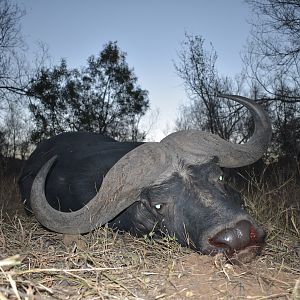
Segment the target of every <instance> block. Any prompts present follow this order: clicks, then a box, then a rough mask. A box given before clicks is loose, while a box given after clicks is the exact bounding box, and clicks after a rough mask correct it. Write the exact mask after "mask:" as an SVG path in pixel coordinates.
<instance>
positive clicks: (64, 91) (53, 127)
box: [28, 42, 149, 141]
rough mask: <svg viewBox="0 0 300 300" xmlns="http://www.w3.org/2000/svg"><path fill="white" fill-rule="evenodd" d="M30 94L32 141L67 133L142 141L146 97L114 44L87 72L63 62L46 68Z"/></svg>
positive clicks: (34, 80)
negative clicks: (97, 133) (142, 121)
mask: <svg viewBox="0 0 300 300" xmlns="http://www.w3.org/2000/svg"><path fill="white" fill-rule="evenodd" d="M28 95H30V96H32V97H33V100H32V102H31V105H30V110H31V112H32V113H33V116H34V120H35V122H36V130H35V132H34V134H33V136H32V138H33V140H34V141H39V140H40V139H42V138H46V137H51V136H53V135H55V134H58V133H60V132H63V131H78V130H85V131H93V132H99V133H103V134H109V135H110V136H112V137H115V138H117V139H119V140H137V139H142V138H143V136H142V133H141V132H139V130H138V124H139V120H140V118H141V117H142V116H143V115H144V114H145V112H146V110H147V109H148V107H149V99H148V92H147V91H146V90H143V89H141V88H140V86H139V85H138V84H137V77H136V76H135V75H134V72H133V70H132V69H130V68H129V67H128V64H127V62H126V53H124V52H122V51H121V50H120V49H119V47H118V45H117V43H116V42H109V43H107V44H106V45H105V46H104V49H103V50H102V51H101V53H100V54H99V56H98V57H95V56H91V57H89V58H88V62H87V67H84V68H82V69H81V70H78V69H68V67H67V63H66V61H65V60H62V61H61V64H60V65H59V66H55V67H53V68H52V69H49V68H48V69H46V68H42V69H41V71H40V72H39V73H38V75H37V76H36V77H35V78H33V79H32V81H31V84H30V88H29V90H28Z"/></svg>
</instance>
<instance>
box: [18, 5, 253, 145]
mask: <svg viewBox="0 0 300 300" xmlns="http://www.w3.org/2000/svg"><path fill="white" fill-rule="evenodd" d="M17 3H19V4H21V5H22V6H23V7H24V8H25V9H26V12H27V14H26V16H25V17H24V18H23V22H22V31H23V34H24V36H25V40H26V42H27V44H28V45H29V47H30V49H33V48H34V46H31V45H34V44H35V43H36V42H37V41H43V42H44V43H46V44H47V45H48V49H49V54H50V55H51V56H52V58H53V62H54V64H56V63H58V62H59V60H60V58H66V59H67V62H68V64H69V66H72V67H80V66H83V65H85V64H86V59H87V58H88V57H89V56H90V55H92V54H98V53H99V52H100V51H101V50H102V48H103V45H104V44H105V43H107V42H108V41H110V40H111V41H115V40H117V41H118V45H119V46H120V48H121V50H122V51H124V52H127V62H128V64H129V66H130V67H133V68H134V70H135V74H136V75H137V77H138V79H139V83H140V85H141V87H142V88H144V89H147V90H148V91H149V97H150V103H151V108H152V109H154V110H155V109H157V108H158V109H159V111H160V114H159V117H158V120H157V124H156V126H154V127H153V128H152V130H151V132H150V134H149V137H150V138H153V137H155V139H156V140H159V139H160V138H162V137H163V136H164V132H165V131H166V129H167V127H172V126H173V124H174V120H175V118H176V115H177V114H178V107H179V105H180V104H183V103H185V102H186V101H187V97H186V95H185V92H184V88H183V85H182V82H181V80H180V78H178V76H177V74H176V73H175V70H174V66H173V60H176V59H177V51H178V50H179V49H180V43H181V42H182V41H183V40H184V33H185V32H188V33H190V34H194V35H202V36H203V37H204V38H205V40H206V42H207V46H209V43H210V42H211V43H212V44H213V46H214V48H215V50H216V51H217V53H218V63H217V68H218V70H219V72H220V73H221V74H222V75H228V76H234V75H235V74H237V73H239V72H240V71H241V68H242V62H241V58H240V53H241V51H242V49H243V46H244V45H245V43H246V40H247V37H248V36H249V30H250V25H249V24H248V22H247V20H249V18H250V10H249V7H248V6H247V5H246V4H245V2H244V1H243V0H206V1H204V0H148V1H146V0H17ZM145 123H146V125H145V126H146V127H147V126H148V125H147V121H146V120H145ZM146 129H147V128H146Z"/></svg>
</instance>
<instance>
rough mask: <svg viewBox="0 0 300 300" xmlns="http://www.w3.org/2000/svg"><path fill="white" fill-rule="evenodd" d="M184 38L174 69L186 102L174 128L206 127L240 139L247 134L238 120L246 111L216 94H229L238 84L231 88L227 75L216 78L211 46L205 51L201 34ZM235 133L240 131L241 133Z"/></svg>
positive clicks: (215, 56) (213, 51)
mask: <svg viewBox="0 0 300 300" xmlns="http://www.w3.org/2000/svg"><path fill="white" fill-rule="evenodd" d="M185 37H186V39H185V41H184V42H183V43H182V48H181V51H180V52H179V55H178V62H177V63H175V69H176V71H177V74H178V75H179V76H180V77H181V78H182V80H183V82H184V85H185V88H186V91H187V95H188V98H189V100H190V102H189V103H187V104H185V105H183V106H182V107H181V110H180V115H179V117H178V118H177V120H176V125H177V129H190V128H194V129H200V130H206V131H210V132H212V133H215V134H218V135H219V136H221V137H223V138H224V139H227V140H229V139H232V140H235V141H243V140H244V139H245V138H246V137H247V136H248V135H249V134H248V132H247V131H243V128H242V127H243V126H242V125H243V124H242V123H241V122H240V120H241V119H243V118H244V116H245V114H246V113H247V112H246V110H245V109H243V108H241V106H239V105H236V104H235V103H233V102H231V101H229V100H228V101H226V100H224V99H222V100H220V99H219V98H218V97H217V96H216V94H217V93H218V92H219V91H223V92H227V93H232V91H233V90H234V89H235V88H236V89H237V90H238V89H239V88H240V87H239V86H238V85H237V86H236V87H234V86H235V84H234V83H233V82H232V81H231V80H230V79H229V78H220V77H219V75H218V72H217V69H216V60H217V54H216V51H215V50H214V48H213V47H212V46H211V47H210V50H208V51H207V50H206V49H205V48H204V39H203V38H202V37H201V36H191V35H188V34H186V36H185ZM235 132H239V133H241V132H244V135H243V136H241V135H236V134H235Z"/></svg>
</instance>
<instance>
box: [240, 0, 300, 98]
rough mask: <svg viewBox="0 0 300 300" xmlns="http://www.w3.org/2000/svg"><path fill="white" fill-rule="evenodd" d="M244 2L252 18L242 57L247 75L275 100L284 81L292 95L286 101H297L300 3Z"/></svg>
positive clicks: (292, 1) (273, 1)
mask: <svg viewBox="0 0 300 300" xmlns="http://www.w3.org/2000/svg"><path fill="white" fill-rule="evenodd" d="M246 2H247V3H248V4H249V5H250V7H251V8H252V11H253V13H254V15H255V18H254V20H253V21H252V32H251V38H250V39H249V40H248V46H247V51H246V53H245V55H244V62H245V65H246V69H247V72H248V75H249V76H250V77H251V78H253V79H255V80H256V81H257V82H258V83H259V84H260V85H261V86H262V87H263V88H264V89H265V91H267V93H268V94H270V95H271V96H273V98H278V99H280V98H281V97H280V96H281V95H276V93H275V92H277V91H280V86H281V82H282V81H284V82H285V85H286V86H287V87H288V88H289V90H290V91H291V92H292V93H291V94H290V95H288V96H287V95H285V97H284V99H285V101H300V94H299V91H300V71H299V70H300V1H299V0H289V1H286V0H284V1H283V0H246ZM281 101H282V100H281Z"/></svg>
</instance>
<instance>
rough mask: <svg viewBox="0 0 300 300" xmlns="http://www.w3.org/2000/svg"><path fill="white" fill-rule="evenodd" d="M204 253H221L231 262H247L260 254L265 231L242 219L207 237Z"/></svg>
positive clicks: (263, 243)
mask: <svg viewBox="0 0 300 300" xmlns="http://www.w3.org/2000/svg"><path fill="white" fill-rule="evenodd" d="M208 243H209V248H208V249H207V250H206V251H205V252H206V254H209V255H216V254H218V253H223V254H224V256H225V257H226V259H227V261H228V262H230V263H233V264H238V263H247V262H249V261H251V260H252V259H253V258H254V257H255V256H257V255H260V254H261V252H262V250H263V247H264V245H265V232H264V231H263V230H262V229H260V228H257V227H255V226H254V225H253V224H252V223H251V222H250V221H248V220H242V221H239V222H237V223H236V224H235V225H234V226H232V227H229V228H226V229H223V230H221V231H219V232H218V233H217V234H215V235H213V236H212V237H209V238H208Z"/></svg>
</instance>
